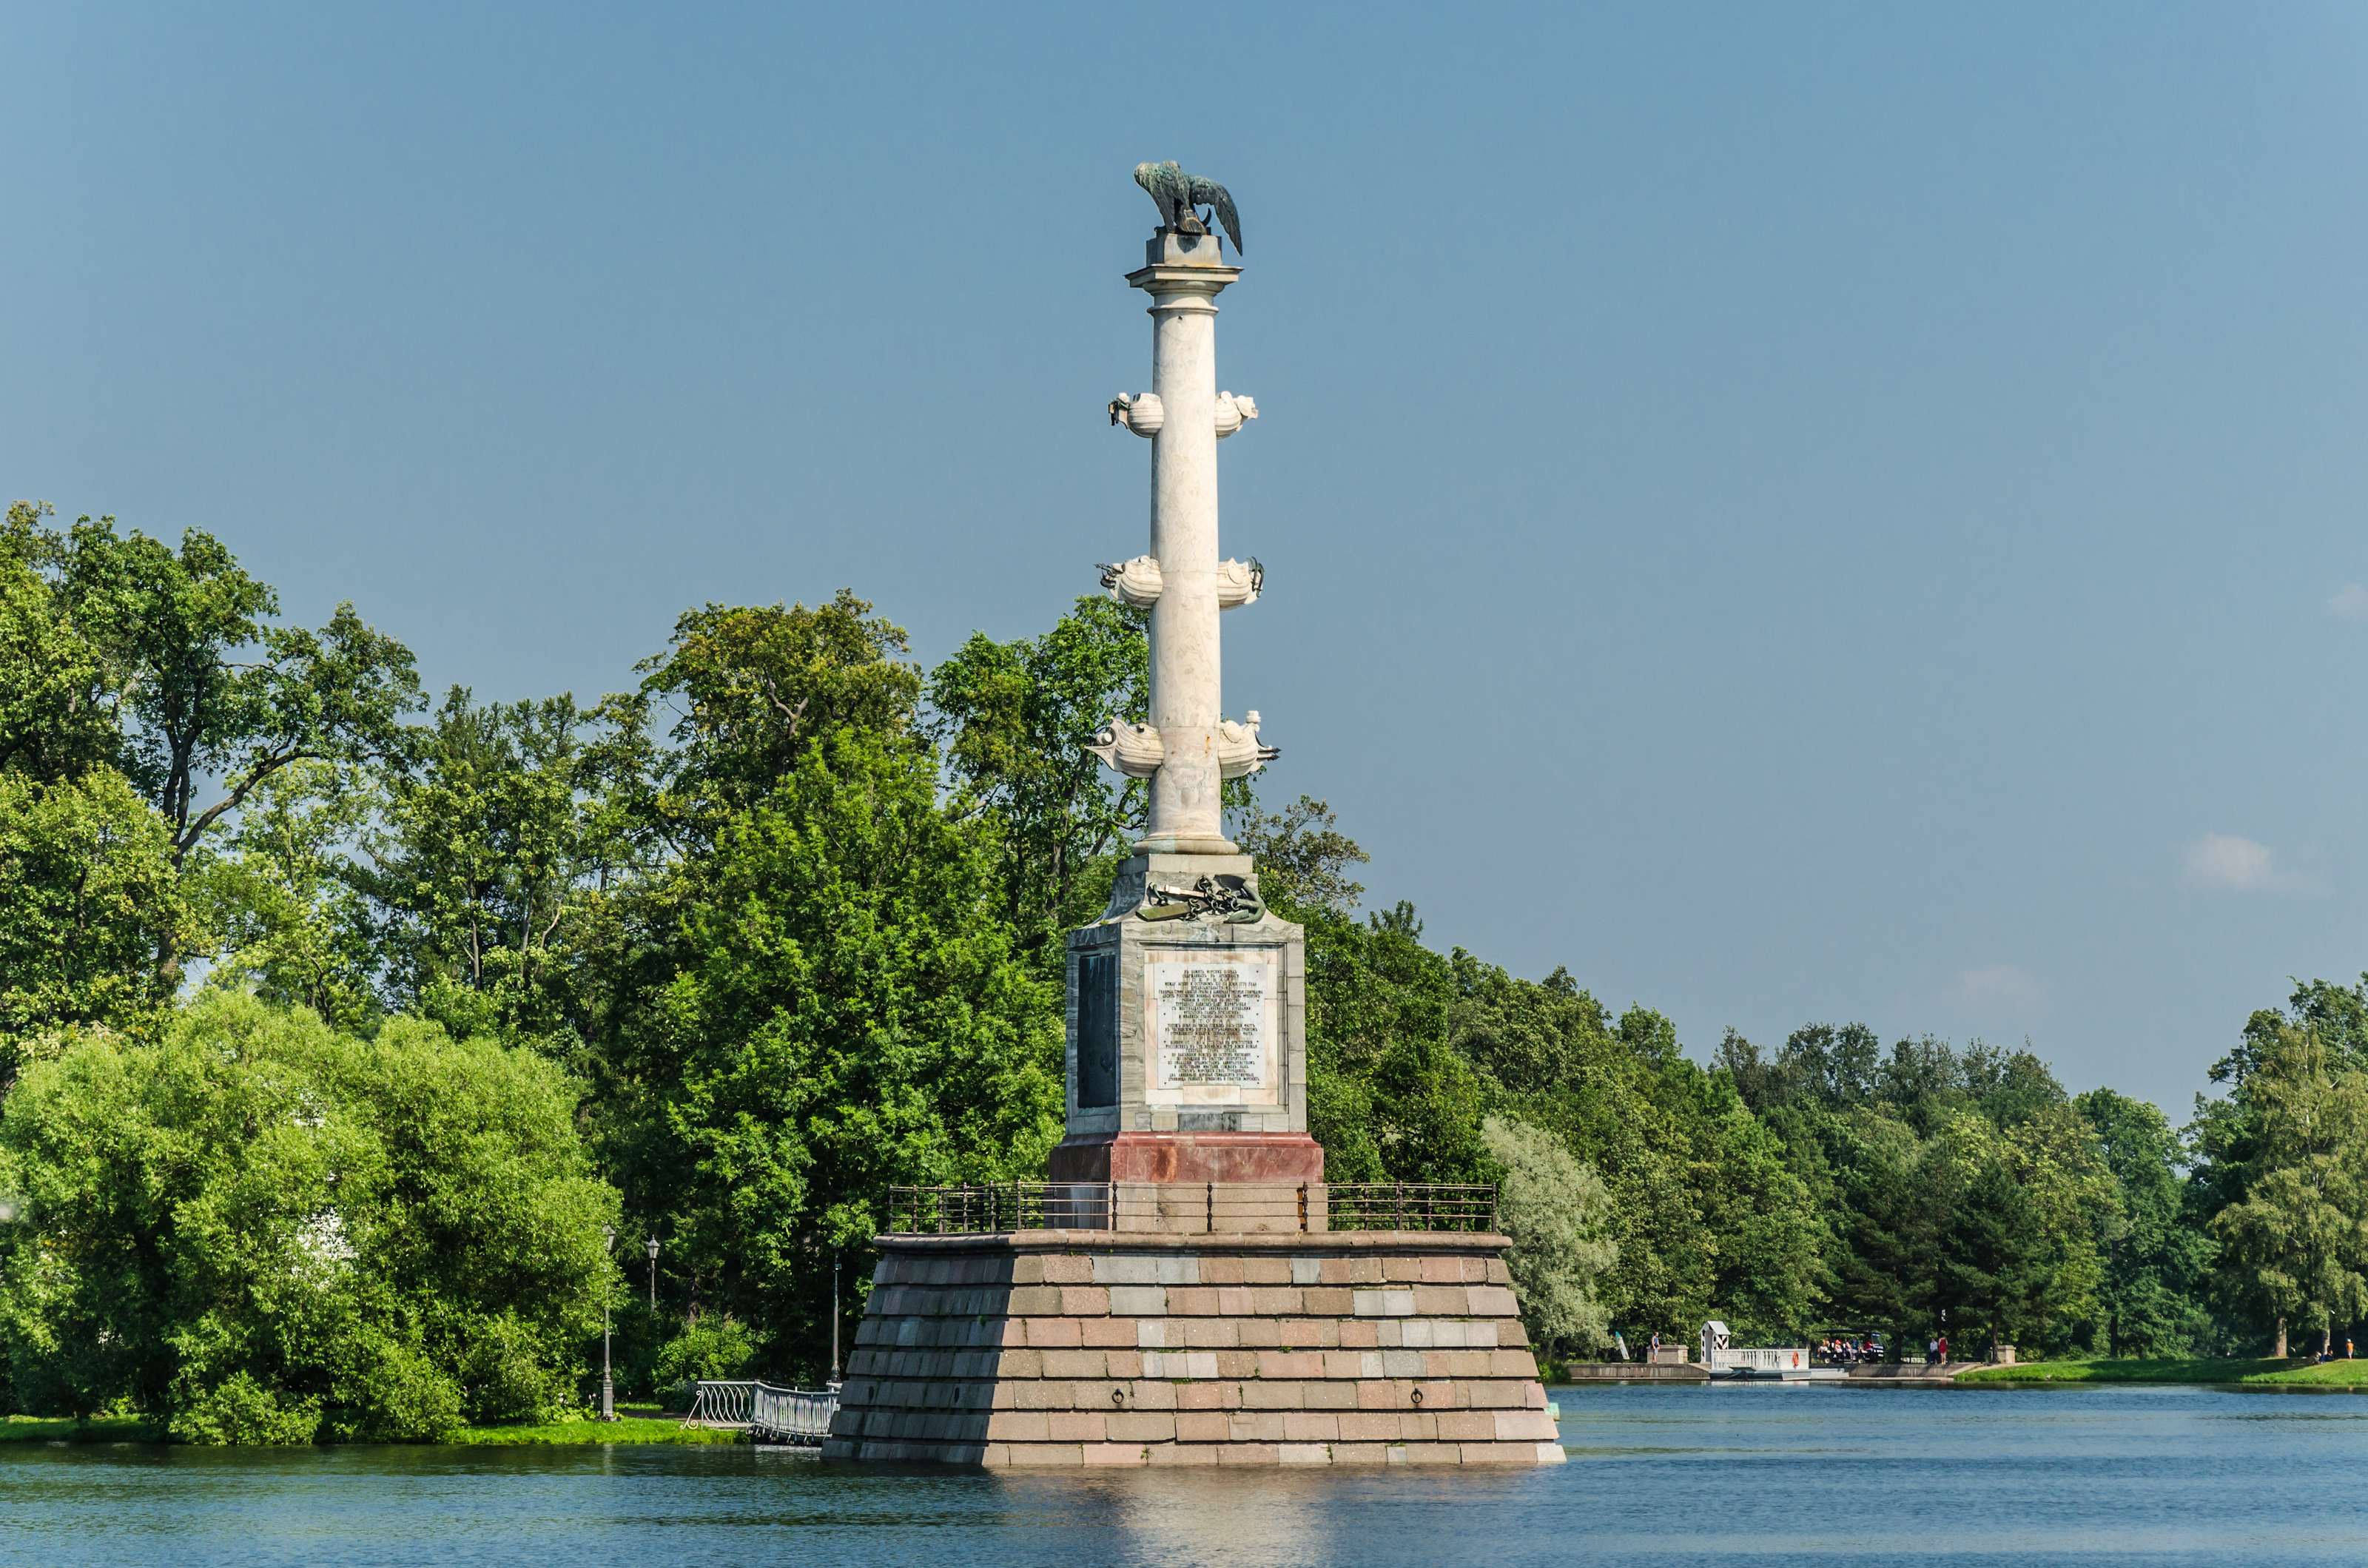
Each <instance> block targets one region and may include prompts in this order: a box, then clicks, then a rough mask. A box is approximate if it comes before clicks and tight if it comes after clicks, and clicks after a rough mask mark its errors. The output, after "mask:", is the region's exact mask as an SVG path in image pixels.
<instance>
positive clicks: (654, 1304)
mask: <svg viewBox="0 0 2368 1568" xmlns="http://www.w3.org/2000/svg"><path fill="white" fill-rule="evenodd" d="M642 1245H643V1246H644V1247H646V1248H647V1249H648V1250H649V1255H650V1316H652V1317H655V1316H657V1315H658V1239H657V1237H655V1236H652V1237H651V1238H650V1239H649V1240H648V1241H646V1242H643V1244H642Z"/></svg>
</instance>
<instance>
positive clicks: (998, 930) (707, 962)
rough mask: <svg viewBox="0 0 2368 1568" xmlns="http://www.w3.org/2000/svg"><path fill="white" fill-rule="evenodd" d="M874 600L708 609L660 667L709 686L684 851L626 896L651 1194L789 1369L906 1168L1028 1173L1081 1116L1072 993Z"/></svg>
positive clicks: (697, 706) (773, 1359)
mask: <svg viewBox="0 0 2368 1568" xmlns="http://www.w3.org/2000/svg"><path fill="white" fill-rule="evenodd" d="M869 609H870V607H869V606H867V605H864V604H863V603H862V602H861V601H860V600H856V599H853V598H852V597H848V596H842V597H841V599H840V600H839V601H838V602H837V603H835V604H834V605H833V606H829V607H825V608H824V609H823V610H820V611H808V610H804V609H803V608H800V609H796V610H791V611H780V610H775V611H765V612H740V611H733V610H727V609H721V608H714V607H711V608H710V609H709V610H707V611H704V612H700V615H699V616H698V617H696V618H686V630H685V631H684V632H683V634H680V635H678V636H677V642H676V644H675V647H674V649H673V651H672V652H671V653H669V654H668V655H667V656H666V658H665V659H663V660H661V661H657V662H655V664H654V665H652V666H651V671H652V673H651V676H650V679H649V682H648V684H647V686H646V687H645V691H646V692H647V693H649V694H652V695H655V696H665V695H667V694H673V695H676V696H679V697H685V698H687V699H689V707H688V708H687V710H685V711H684V713H683V716H682V718H681V720H680V722H678V723H677V728H676V738H677V743H678V749H677V752H675V753H674V754H673V755H671V756H667V757H666V758H662V759H660V760H659V761H658V763H657V764H656V765H655V773H656V775H657V776H658V777H659V778H660V779H661V780H662V785H663V788H662V790H661V792H660V796H659V798H658V799H657V801H656V802H655V810H656V811H657V812H659V813H660V815H661V818H662V821H663V824H664V826H665V829H666V832H668V833H670V834H673V835H675V836H674V837H673V838H672V839H671V841H670V842H672V843H673V844H675V845H676V846H677V855H676V857H675V858H673V859H671V860H670V861H669V862H667V863H666V864H665V865H664V866H663V867H662V868H660V869H658V870H657V871H656V872H655V873H654V874H653V875H652V877H651V878H650V880H649V882H648V884H647V885H646V886H645V887H643V888H642V889H640V890H638V891H637V892H634V893H633V894H632V897H631V898H630V899H629V900H627V901H626V902H627V903H630V904H631V908H630V910H629V911H628V912H627V914H626V915H625V916H624V919H625V921H626V924H627V926H628V927H629V939H628V944H627V945H628V946H630V947H632V948H633V949H635V951H636V953H637V955H638V956H636V957H635V958H634V959H633V960H632V962H631V963H630V965H628V966H627V967H626V968H625V969H624V970H622V971H620V973H621V974H622V976H623V984H624V986H625V988H626V993H627V994H625V995H624V996H623V997H622V998H621V999H620V1002H619V1004H618V1015H617V1020H616V1023H615V1028H614V1038H613V1040H612V1041H611V1042H610V1043H608V1044H606V1045H604V1046H603V1047H602V1048H601V1054H602V1057H603V1062H602V1064H601V1067H600V1073H601V1082H602V1084H603V1085H604V1087H603V1091H602V1095H603V1101H602V1105H601V1108H600V1111H599V1118H600V1123H601V1126H602V1129H603V1140H604V1147H605V1148H606V1149H607V1150H608V1151H609V1155H610V1157H611V1159H612V1160H613V1162H614V1163H615V1166H616V1168H617V1169H618V1170H619V1171H620V1174H621V1175H622V1176H624V1178H625V1182H626V1185H627V1187H628V1188H629V1190H630V1191H631V1192H632V1195H633V1202H634V1204H635V1207H636V1210H637V1212H639V1213H641V1214H643V1215H644V1216H647V1217H649V1219H650V1220H651V1221H653V1222H655V1223H658V1224H659V1225H660V1226H661V1228H662V1229H664V1230H666V1233H667V1234H668V1236H669V1242H668V1249H667V1255H666V1256H668V1258H669V1259H670V1260H671V1262H672V1267H673V1268H674V1269H675V1270H677V1277H678V1278H682V1279H683V1281H684V1283H685V1285H686V1286H687V1288H688V1290H689V1296H690V1302H689V1304H691V1305H693V1306H695V1307H696V1308H698V1309H699V1310H700V1311H701V1312H704V1311H706V1310H708V1309H715V1310H723V1311H729V1312H733V1313H734V1315H736V1316H737V1317H739V1318H740V1319H741V1321H743V1322H745V1323H747V1324H749V1325H750V1328H751V1330H752V1331H753V1332H756V1333H757V1334H759V1335H761V1337H762V1339H763V1341H764V1343H765V1344H766V1346H767V1349H766V1352H765V1355H766V1358H767V1365H768V1367H769V1368H770V1369H774V1370H775V1371H776V1372H779V1373H787V1372H792V1371H801V1370H808V1369H813V1366H814V1362H813V1360H812V1358H814V1357H815V1356H816V1355H817V1354H818V1353H817V1352H816V1351H815V1350H814V1346H815V1345H817V1344H822V1345H827V1343H828V1333H827V1329H826V1327H825V1326H824V1325H825V1322H826V1319H825V1313H826V1311H827V1301H826V1295H825V1292H826V1289H827V1285H828V1281H829V1274H830V1269H829V1256H830V1251H831V1249H832V1248H833V1247H834V1246H854V1247H859V1248H860V1247H861V1246H863V1245H865V1244H868V1242H869V1239H870V1237H871V1235H873V1234H874V1233H876V1231H877V1228H878V1224H879V1222H880V1221H881V1219H882V1214H881V1213H880V1210H879V1205H880V1204H881V1203H882V1201H883V1199H884V1197H885V1189H886V1188H887V1187H888V1186H890V1185H891V1184H892V1183H907V1182H935V1181H944V1180H965V1179H967V1180H985V1179H996V1180H1009V1179H1012V1178H1014V1177H1028V1178H1033V1177H1035V1176H1039V1175H1040V1174H1041V1173H1042V1169H1043V1162H1044V1158H1045V1155H1046V1153H1048V1152H1049V1150H1050V1148H1051V1145H1052V1144H1053V1142H1056V1141H1057V1140H1058V1138H1059V1136H1060V1131H1061V1103H1062V1093H1061V1058H1062V1043H1061V1030H1062V1022H1061V1010H1060V999H1059V994H1058V990H1057V987H1055V986H1054V985H1053V984H1050V983H1047V982H1046V981H1045V980H1044V979H1043V978H1042V976H1041V975H1039V974H1037V973H1035V972H1033V971H1031V970H1030V967H1029V966H1027V965H1026V964H1025V963H1024V962H1023V961H1022V960H1020V958H1019V955H1018V952H1017V943H1016V940H1015V935H1014V932H1013V930H1012V928H1011V926H1010V925H1009V924H1008V922H1007V921H1006V920H1005V919H1004V918H1003V910H1004V907H1005V905H1004V900H1003V889H1002V888H1001V886H1000V884H999V879H998V876H997V863H996V851H997V848H998V844H997V841H996V835H995V833H994V832H993V830H992V829H991V828H990V827H988V826H987V825H985V824H982V823H980V822H978V821H976V820H974V819H965V818H962V817H958V816H954V815H950V814H949V813H948V812H945V811H944V810H942V809H941V803H940V801H939V794H938V783H939V758H938V756H937V754H936V752H935V750H934V748H933V747H932V746H931V745H930V744H929V742H928V737H927V736H926V734H924V733H922V732H921V730H920V729H919V727H918V726H917V725H916V722H914V715H913V709H912V703H913V701H914V699H916V697H917V692H918V683H917V679H916V677H914V676H912V675H911V672H910V671H909V669H907V668H906V667H905V666H903V665H897V664H895V663H894V659H893V657H892V655H894V653H897V652H899V651H901V649H902V648H903V646H904V634H903V633H902V632H901V631H897V630H896V629H895V628H894V627H892V626H888V625H887V624H886V623H885V622H881V621H876V620H872V619H868V612H869ZM718 628H723V629H727V630H729V631H730V635H723V634H720V633H719V632H718V631H717V629H718ZM744 659H753V660H757V661H760V662H761V664H762V667H761V668H759V669H755V670H747V669H738V668H735V667H731V662H732V661H735V660H744ZM866 660H869V661H871V664H872V665H877V666H879V667H878V668H867V667H865V661H866ZM719 662H721V666H722V667H717V666H718V665H719ZM792 716H794V721H793V720H792Z"/></svg>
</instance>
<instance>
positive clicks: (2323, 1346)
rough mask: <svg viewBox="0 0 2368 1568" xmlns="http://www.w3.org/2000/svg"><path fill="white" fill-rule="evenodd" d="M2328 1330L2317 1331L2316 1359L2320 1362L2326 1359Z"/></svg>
mask: <svg viewBox="0 0 2368 1568" xmlns="http://www.w3.org/2000/svg"><path fill="white" fill-rule="evenodd" d="M2327 1335H2328V1330H2326V1329H2324V1328H2322V1329H2320V1330H2319V1331H2318V1358H2319V1359H2320V1360H2322V1361H2324V1360H2326V1359H2327Z"/></svg>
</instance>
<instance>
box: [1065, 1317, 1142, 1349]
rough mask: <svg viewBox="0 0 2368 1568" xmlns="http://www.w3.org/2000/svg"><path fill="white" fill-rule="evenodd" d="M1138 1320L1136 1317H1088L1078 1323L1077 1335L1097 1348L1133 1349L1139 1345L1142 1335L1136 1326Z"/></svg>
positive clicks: (1086, 1343)
mask: <svg viewBox="0 0 2368 1568" xmlns="http://www.w3.org/2000/svg"><path fill="white" fill-rule="evenodd" d="M1138 1321H1139V1320H1138V1319H1135V1318H1087V1319H1086V1320H1085V1321H1084V1322H1083V1323H1081V1324H1078V1325H1077V1337H1078V1340H1079V1342H1080V1343H1081V1344H1083V1345H1085V1346H1089V1347H1092V1348H1096V1349H1103V1350H1107V1349H1110V1348H1113V1347H1116V1346H1124V1347H1125V1348H1127V1349H1129V1350H1133V1349H1135V1348H1136V1347H1137V1344H1138V1341H1139V1339H1140V1337H1141V1336H1140V1335H1139V1334H1138V1333H1137V1331H1136V1329H1135V1326H1134V1325H1135V1324H1136V1323H1137V1322H1138Z"/></svg>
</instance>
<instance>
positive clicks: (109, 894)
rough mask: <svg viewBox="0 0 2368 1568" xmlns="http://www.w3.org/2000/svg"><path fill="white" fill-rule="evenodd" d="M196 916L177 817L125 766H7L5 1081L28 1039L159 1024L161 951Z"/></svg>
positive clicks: (0, 933)
mask: <svg viewBox="0 0 2368 1568" xmlns="http://www.w3.org/2000/svg"><path fill="white" fill-rule="evenodd" d="M192 924H193V916H192V915H191V912H190V910H189V908H188V903H187V901H186V900H185V898H184V896H183V891H182V888H181V886H180V883H179V881H178V880H177V879H176V878H175V876H174V875H173V869H172V837H171V832H170V829H169V826H168V824H166V823H165V820H164V819H163V818H162V817H161V816H159V815H158V814H157V813H156V812H155V811H154V809H153V808H152V807H150V806H149V804H148V803H147V802H146V801H142V800H141V799H140V797H139V796H138V795H137V794H136V793H135V792H134V791H133V790H132V789H131V785H130V784H128V783H127V782H125V780H124V778H123V777H122V775H120V774H119V773H117V772H116V771H115V770H114V769H112V768H109V767H92V768H90V769H89V770H88V771H86V772H85V773H84V774H82V775H81V776H80V777H79V778H73V779H68V780H60V781H55V782H51V783H47V784H42V783H38V782H35V781H34V780H33V779H31V778H28V777H27V776H25V775H24V774H21V773H16V772H7V771H0V1047H5V1049H6V1061H5V1062H0V1085H5V1083H6V1078H7V1077H8V1076H10V1075H13V1074H14V1072H15V1070H16V1064H17V1054H18V1053H19V1052H21V1051H23V1050H25V1049H27V1047H28V1041H29V1039H30V1037H33V1036H37V1035H40V1034H43V1033H45V1032H51V1031H55V1030H59V1029H63V1028H71V1027H72V1026H75V1025H84V1024H89V1025H98V1026H102V1027H105V1028H114V1029H129V1030H132V1031H134V1032H138V1033H145V1032H147V1031H148V1030H149V1029H150V1028H153V1027H154V1023H155V1021H156V1019H157V1017H158V1010H159V1009H160V1008H161V1007H162V1006H164V1005H165V1002H166V1001H168V1000H169V999H170V997H171V995H172V987H171V983H170V982H169V980H168V979H167V978H166V977H165V976H162V975H160V974H159V973H158V972H157V971H156V967H155V964H154V961H153V960H154V955H155V953H156V951H157V949H159V948H176V947H179V946H181V945H182V944H183V941H184V939H185V934H186V933H187V932H188V930H189V928H190V926H191V925H192Z"/></svg>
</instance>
